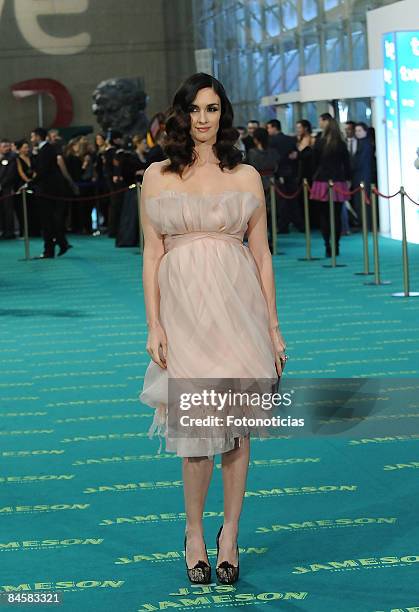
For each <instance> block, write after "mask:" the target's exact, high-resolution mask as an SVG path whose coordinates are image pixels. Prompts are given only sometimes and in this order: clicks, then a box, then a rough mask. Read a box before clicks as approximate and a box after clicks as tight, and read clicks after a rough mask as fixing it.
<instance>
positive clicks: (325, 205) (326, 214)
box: [316, 202, 343, 246]
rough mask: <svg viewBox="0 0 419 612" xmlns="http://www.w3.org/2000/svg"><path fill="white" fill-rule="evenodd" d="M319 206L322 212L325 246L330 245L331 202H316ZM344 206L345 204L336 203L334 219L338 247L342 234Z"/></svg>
mask: <svg viewBox="0 0 419 612" xmlns="http://www.w3.org/2000/svg"><path fill="white" fill-rule="evenodd" d="M316 204H318V205H319V212H320V231H321V233H322V236H323V240H324V243H325V245H329V244H330V211H329V202H316ZM342 206H343V202H335V204H334V217H335V238H336V240H335V244H336V246H338V244H339V239H340V235H341V233H342Z"/></svg>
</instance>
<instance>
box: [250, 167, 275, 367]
mask: <svg viewBox="0 0 419 612" xmlns="http://www.w3.org/2000/svg"><path fill="white" fill-rule="evenodd" d="M243 183H244V184H245V183H247V186H248V189H249V190H250V191H251V192H252V193H254V195H255V196H256V197H257V199H258V200H259V207H258V208H257V209H256V210H255V212H254V213H253V215H252V216H251V218H250V219H249V224H248V233H247V235H248V244H249V249H250V251H251V253H252V255H253V257H254V259H255V262H256V265H257V268H258V271H259V277H260V283H261V288H262V292H263V295H264V297H265V300H266V304H267V306H268V324H269V334H270V337H271V340H272V346H273V349H274V355H275V367H276V371H277V374H278V376H281V374H282V370H283V368H284V364H285V361H284V353H285V341H284V338H283V337H282V333H281V330H280V328H279V321H278V315H277V311H276V289H275V277H274V271H273V265H272V255H271V252H270V250H269V243H268V233H267V214H266V202H265V193H264V190H263V183H262V180H261V177H260V174H259V173H258V172H257V171H255V170H254V169H253V168H252V169H251V171H249V173H248V180H247V181H243Z"/></svg>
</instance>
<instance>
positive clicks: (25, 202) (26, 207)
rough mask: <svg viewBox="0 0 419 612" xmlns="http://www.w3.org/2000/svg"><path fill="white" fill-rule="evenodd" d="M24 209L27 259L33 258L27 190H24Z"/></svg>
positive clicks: (24, 235)
mask: <svg viewBox="0 0 419 612" xmlns="http://www.w3.org/2000/svg"><path fill="white" fill-rule="evenodd" d="M22 207H23V238H24V241H25V259H26V261H27V260H28V259H30V258H31V256H30V247H29V224H28V201H27V193H26V189H22Z"/></svg>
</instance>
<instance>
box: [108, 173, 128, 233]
mask: <svg viewBox="0 0 419 612" xmlns="http://www.w3.org/2000/svg"><path fill="white" fill-rule="evenodd" d="M122 186H123V185H122ZM113 189H114V191H116V190H117V189H121V184H119V185H118V187H114V188H113ZM123 203H124V193H112V195H111V197H110V204H109V213H108V236H109V238H116V236H117V235H118V230H119V222H120V219H121V211H122V205H123Z"/></svg>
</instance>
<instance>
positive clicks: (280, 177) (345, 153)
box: [238, 113, 377, 257]
mask: <svg viewBox="0 0 419 612" xmlns="http://www.w3.org/2000/svg"><path fill="white" fill-rule="evenodd" d="M319 128H320V129H319V131H318V132H317V134H314V131H313V128H312V125H311V123H310V122H309V121H308V120H306V119H301V120H300V121H298V122H297V124H296V130H295V135H293V136H290V135H286V134H284V133H283V132H282V130H281V123H280V121H279V120H278V119H272V120H270V121H268V122H267V123H266V124H265V125H264V126H261V124H260V122H259V121H256V120H253V121H249V122H248V124H247V127H244V126H239V127H238V130H239V132H240V141H239V147H240V148H241V149H242V151H243V156H244V159H245V161H247V163H249V164H252V165H253V166H254V167H255V168H256V169H257V170H259V171H260V172H261V174H262V181H263V183H264V187H265V195H266V201H267V212H268V234H269V240H270V241H271V237H270V233H271V232H270V224H271V211H270V194H269V187H270V176H272V175H273V176H274V179H275V184H276V187H277V190H276V213H277V218H276V222H277V232H278V233H279V234H284V233H289V231H290V226H291V225H292V226H294V227H295V229H296V230H297V231H305V227H304V194H303V190H302V189H299V187H300V186H301V185H302V182H303V180H304V179H306V180H307V183H308V186H309V190H310V191H309V194H310V225H311V227H319V228H320V230H321V233H322V236H323V239H324V243H325V255H326V257H330V256H331V252H332V247H331V244H330V233H331V228H330V214H329V180H332V181H333V183H334V188H333V195H334V198H333V199H334V210H335V228H336V234H335V235H336V245H335V246H336V255H339V241H340V236H341V235H342V234H349V233H351V232H352V231H358V230H359V228H360V226H361V196H360V192H359V191H358V192H357V193H355V194H353V195H349V191H351V190H354V189H356V188H357V187H359V185H360V184H361V182H364V183H365V187H366V193H367V196H368V195H369V193H370V185H371V184H372V183H376V180H377V175H376V160H375V143H374V131H373V129H372V128H369V127H368V126H367V125H366V124H365V123H364V122H359V123H356V122H353V121H347V122H346V123H345V126H344V131H342V129H341V127H340V125H339V124H338V122H337V121H336V120H335V119H334V118H333V117H332V116H331V115H330V114H329V113H324V114H322V115H320V117H319ZM297 192H298V193H297ZM295 194H297V195H295ZM293 196H294V197H293ZM369 223H370V220H369ZM271 246H272V245H271Z"/></svg>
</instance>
